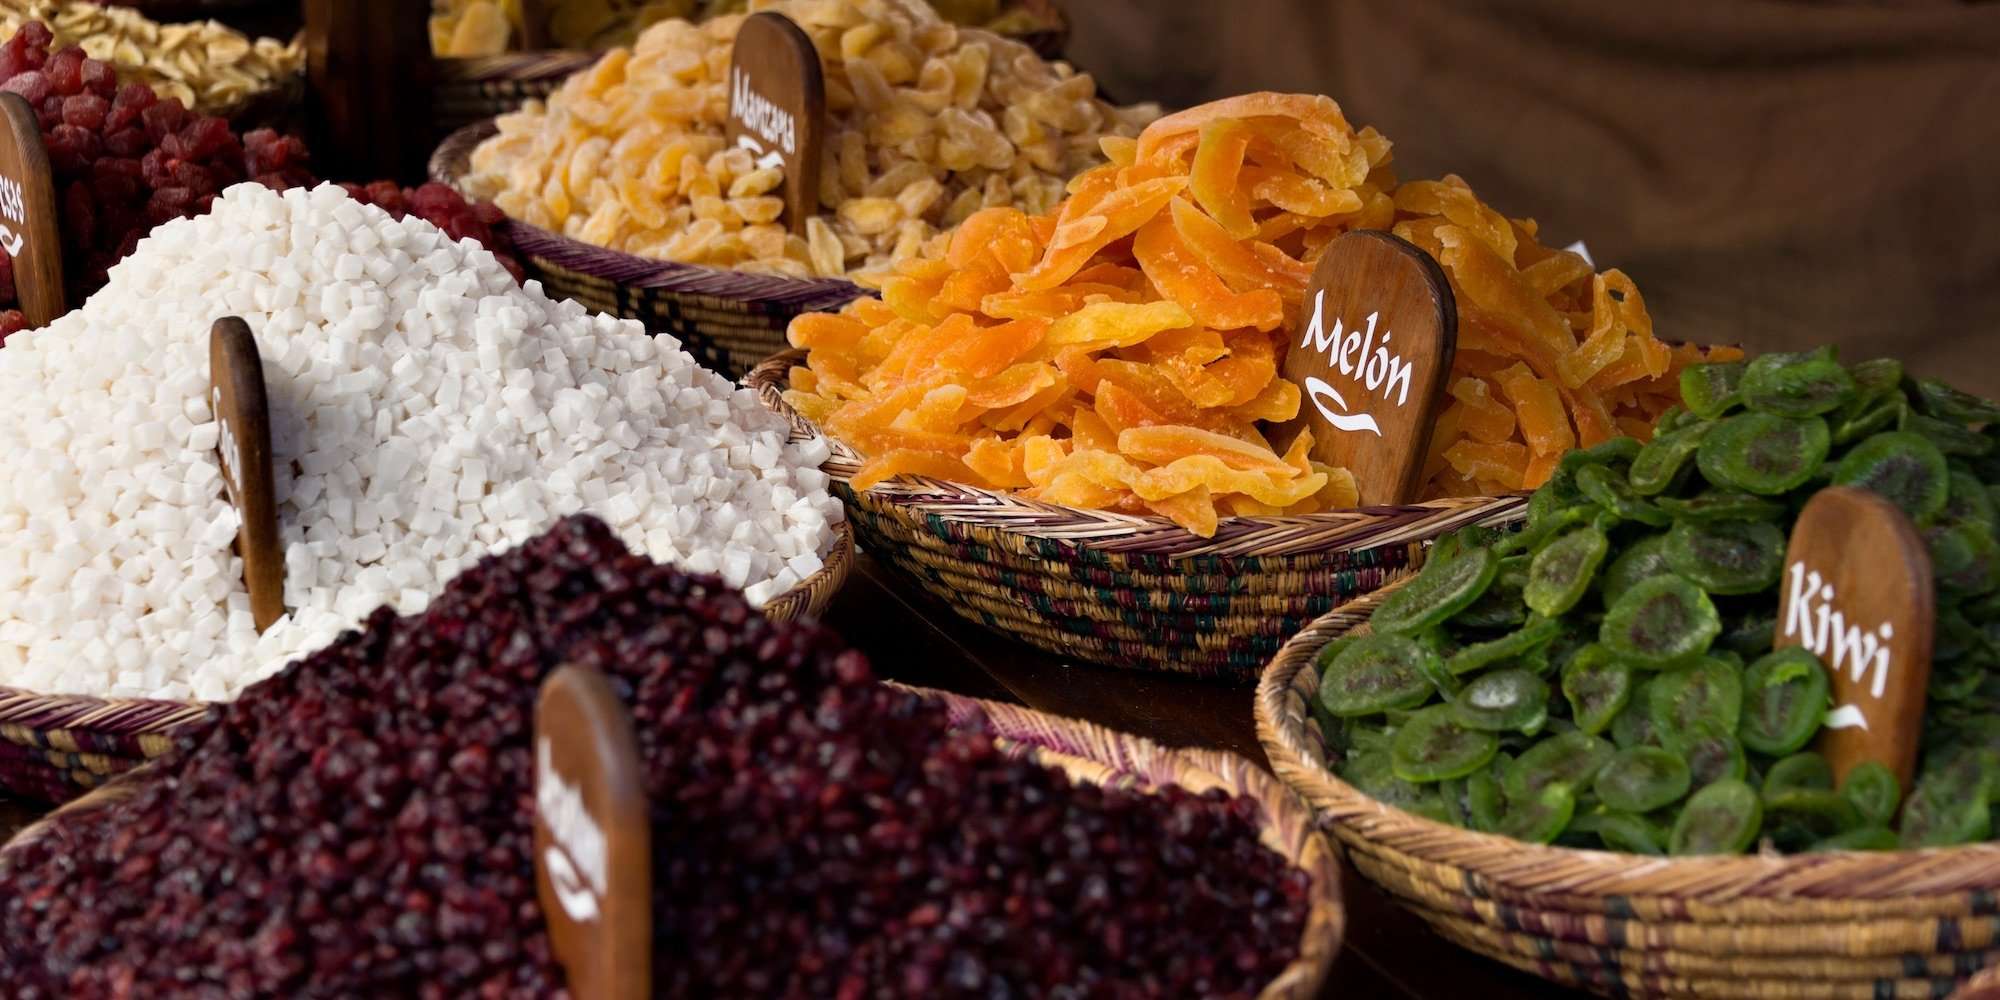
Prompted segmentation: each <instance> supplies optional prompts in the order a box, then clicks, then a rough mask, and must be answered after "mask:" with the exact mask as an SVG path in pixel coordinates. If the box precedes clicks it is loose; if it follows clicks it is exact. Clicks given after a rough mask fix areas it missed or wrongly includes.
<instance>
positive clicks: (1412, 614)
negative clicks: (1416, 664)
mask: <svg viewBox="0 0 2000 1000" xmlns="http://www.w3.org/2000/svg"><path fill="white" fill-rule="evenodd" d="M1499 570H1500V559H1499V557H1498V556H1496V555H1494V554H1493V550H1492V549H1472V550H1470V551H1467V552H1463V553H1461V554H1460V555H1459V556H1458V557H1457V558H1454V559H1451V560H1448V561H1445V562H1427V563H1425V564H1424V568H1423V569H1422V570H1421V571H1420V572H1418V573H1417V575H1416V576H1415V577H1414V578H1412V579H1411V580H1410V582H1408V583H1406V584H1404V585H1403V586H1402V587H1401V588H1400V589H1398V590H1397V591H1395V592H1394V593H1392V594H1390V595H1389V596H1388V597H1385V598H1383V599H1382V603H1381V604H1379V605H1376V607H1375V613H1374V614H1373V615H1371V616H1370V617H1369V619H1368V622H1369V625H1370V626H1371V627H1373V628H1374V630H1375V631H1377V632H1387V633H1391V634H1405V635H1406V634H1409V633H1412V632H1417V631H1421V630H1423V629H1427V628H1430V627H1431V626H1433V625H1442V624H1444V623H1445V622H1446V621H1447V620H1449V619H1450V618H1451V616H1453V615H1455V614H1458V613H1459V612H1460V611H1464V610H1465V609H1466V608H1467V607H1469V606H1470V605H1471V604H1472V602H1473V601H1476V600H1478V599H1479V595H1480V594H1483V593H1485V592H1486V588H1487V587H1488V586H1491V585H1492V583H1493V576H1494V574H1496V573H1498V572H1499Z"/></svg>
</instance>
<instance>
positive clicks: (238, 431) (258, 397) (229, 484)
mask: <svg viewBox="0 0 2000 1000" xmlns="http://www.w3.org/2000/svg"><path fill="white" fill-rule="evenodd" d="M208 367H209V382H210V386H209V407H210V409H211V410H213V411H214V413H215V419H216V422H217V423H218V424H220V425H221V430H222V433H221V434H220V436H219V438H218V440H217V442H216V446H215V447H216V452H217V453H218V455H219V456H220V458H221V461H222V482H223V486H224V488H225V489H226V490H227V491H228V493H229V502H230V503H233V504H235V505H236V513H237V516H238V518H239V519H240V520H241V522H242V524H241V525H240V526H239V527H238V528H237V529H236V552H237V554H238V555H241V556H242V557H243V585H244V587H245V588H247V589H248V590H249V591H250V614H251V616H252V617H253V618H254V619H255V620H256V622H257V631H259V632H262V631H264V630H265V629H267V628H270V627H271V623H272V622H275V621H277V620H278V619H279V618H280V617H282V616H283V615H284V613H285V550H284V548H283V547H282V546H280V545H279V544H278V497H277V489H276V487H275V486H274V484H273V481H272V477H271V406H270V401H269V397H267V396H266V395H265V393H264V361H263V359H262V358H261V357H260V356H259V355H258V353H257V338H256V337H255V336H254V335H252V334H251V332H250V324H248V323H245V322H243V321H242V320H241V319H238V318H237V317H235V316H224V317H223V318H221V319H219V320H216V321H215V325H214V326H212V327H210V328H209V331H208Z"/></svg>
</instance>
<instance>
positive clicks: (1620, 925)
mask: <svg viewBox="0 0 2000 1000" xmlns="http://www.w3.org/2000/svg"><path fill="white" fill-rule="evenodd" d="M1394 589H1395V587H1393V586H1392V587H1388V588H1384V589H1383V590H1381V591H1378V592H1376V593H1374V594H1371V595H1369V596H1368V597H1365V598H1362V599H1361V600H1358V601H1355V602H1354V603H1352V604H1349V605H1347V606H1345V607H1342V608H1340V609H1339V610H1338V611H1335V612H1334V613H1332V614H1329V615H1327V616H1325V617H1323V618H1321V619H1320V620H1318V621H1316V622H1314V623H1313V624H1312V625H1311V626H1310V627H1308V628H1307V629H1306V630H1305V631H1303V632H1301V633H1300V634H1299V635H1298V636H1297V637H1295V638H1293V639H1292V640H1291V641H1290V642H1288V643H1286V644H1285V647H1284V649H1283V650H1281V651H1280V652H1279V653H1278V656H1277V658H1276V659H1275V660H1273V661H1272V663H1271V665H1270V668H1269V669H1268V670H1266V671H1265V673H1264V678H1263V681H1262V683H1260V684H1259V685H1258V687H1257V700H1256V713H1257V734H1258V738H1259V739H1260V740H1261V741H1262V743H1263V744H1264V750H1265V752H1266V753H1267V754H1268V755H1269V757H1270V759H1271V765H1272V767H1273V769H1275V770H1276V771H1277V773H1278V776H1279V777H1281V778H1283V779H1284V780H1285V783H1286V784H1289V785H1291V786H1292V787H1293V788H1295V789H1298V790H1299V792H1300V793H1301V794H1303V795H1304V796H1305V798H1306V801H1308V802H1310V803H1312V805H1313V807H1314V808H1315V809H1316V810H1318V811H1319V813H1320V815H1321V817H1322V818H1323V819H1325V820H1326V821H1327V822H1328V823H1329V824H1330V825H1331V827H1332V830H1333V832H1334V834H1335V835H1336V836H1338V837H1339V838H1340V840H1341V842H1342V843H1343V844H1344V845H1345V847H1346V851H1347V858H1348V860H1349V862H1350V863H1351V864H1352V865H1353V866H1354V868H1355V870H1356V871H1358V872H1360V873H1361V874H1362V875H1363V876H1365V877H1367V878H1368V879H1369V880H1371V881H1374V882H1376V883H1379V884H1380V885H1382V886H1383V887H1384V888H1386V889H1388V890H1389V891H1390V892H1391V893H1393V894H1394V895H1395V896H1396V898H1397V900H1398V901H1399V902H1400V903H1402V904H1403V905H1404V906H1406V907H1408V908H1409V909H1411V910H1413V911H1415V912H1416V914H1417V915H1418V916H1420V917H1422V918H1423V919H1424V920H1426V921H1427V922H1429V923H1430V925H1431V926H1432V927H1433V928H1435V929H1436V930H1437V931H1438V933H1440V934H1442V935H1444V936H1445V937H1446V938H1449V939H1450V940H1452V941H1454V942H1457V943H1458V944H1461V945H1463V946H1465V947H1467V948H1470V949H1472V950H1473V951H1476V952H1479V953H1480V954H1483V955H1487V956H1490V957H1492V958H1496V959H1498V960H1500V961H1502V962H1506V963H1507V964H1509V965H1512V966H1515V967H1516V968H1520V969H1524V970H1527V971H1528V972H1532V973H1535V974H1537V975H1541V976H1543V977H1546V978H1548V979H1552V980H1555V981H1556V982H1560V983H1564V984H1566V985H1570V986H1577V987H1582V988H1584V989H1588V990H1591V991H1594V992H1596V993H1599V994H1602V995H1605V996H1615V997H1627V996H1660V997H1745V998H1771V1000H1792V998H1797V1000H1806V998H1811V1000H1839V998H1850V997H1851V998H1856V1000H1882V998H1901V997H1909V998H1918V997H1925V998H1937V997H1944V996H1946V995H1947V994H1949V993H1950V992H1951V990H1952V988H1953V986H1954V985H1955V984H1956V983H1957V982H1958V981H1959V980H1961V979H1963V978H1965V977H1966V976H1968V975H1970V974H1972V973H1973V972H1975V971H1977V970H1978V969H1979V968H1980V967H1982V966H1984V965H1986V964H1988V963H1992V962H1995V961H1996V960H2000V844H1979V845H1973V846H1969V847H1952V848H1936V849H1929V850H1922V851H1899V852H1879V853H1878V852H1838V853H1826V854H1801V855H1791V856H1779V855H1751V856H1719V857H1707V858H1672V859H1666V858H1652V857H1644V856H1640V855H1632V854H1617V853H1612V852H1608V851H1586V850H1575V849H1570V848H1562V847H1551V846H1543V845H1537V844H1526V843H1522V842H1520V841H1516V840H1510V839H1508V838H1505V837H1500V836H1496V835H1493V834H1485V833H1474V832H1472V831H1469V830H1462V829H1459V828H1457V827H1452V826H1447V825H1445V824H1442V823H1437V822H1433V821H1431V820H1427V819H1424V818H1422V817H1419V816H1414V815H1411V814H1410V813H1406V812H1404V811H1402V810H1400V809H1396V808H1393V807H1391V806H1386V805H1383V804H1381V803H1379V802H1377V801H1375V800H1373V799H1370V798H1368V797H1367V796H1364V795H1362V794H1361V793H1360V792H1358V791H1356V790H1355V789H1354V788H1353V787H1351V786H1349V785H1348V784H1347V783H1345V782H1343V781H1341V780H1340V779H1339V778H1337V777H1335V776H1334V775H1333V773H1332V772H1331V771H1330V770H1329V769H1328V767H1327V764H1326V761H1327V750H1326V746H1325V744H1324V742H1323V741H1322V740H1321V737H1320V731H1319V727H1318V726H1317V725H1316V724H1315V723H1314V722H1313V720H1312V716H1311V714H1310V712H1309V710H1308V708H1307V706H1308V705H1309V704H1311V702H1312V700H1313V699H1314V698H1315V697H1316V696H1317V693H1318V689H1319V676H1318V671H1317V670H1315V669H1313V661H1314V657H1315V656H1316V655H1317V654H1318V652H1319V651H1320V649H1321V648H1322V647H1324V646H1325V645H1326V644H1327V643H1328V642H1330V641H1332V640H1333V639H1335V638H1336V637H1338V636H1341V635H1343V634H1346V633H1348V632H1350V631H1353V630H1356V629H1365V628H1366V627H1367V626H1366V622H1367V620H1368V616H1369V614H1370V613H1371V612H1373V611H1374V609H1375V606H1376V605H1377V604H1378V603H1380V602H1381V600H1382V598H1383V597H1384V596H1385V595H1386V594H1387V593H1389V592H1390V591H1392V590H1394Z"/></svg>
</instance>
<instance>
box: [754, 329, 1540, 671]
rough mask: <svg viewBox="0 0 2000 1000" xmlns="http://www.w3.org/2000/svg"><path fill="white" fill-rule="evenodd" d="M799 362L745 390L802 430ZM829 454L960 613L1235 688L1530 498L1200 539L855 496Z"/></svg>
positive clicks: (873, 517)
mask: <svg viewBox="0 0 2000 1000" xmlns="http://www.w3.org/2000/svg"><path fill="white" fill-rule="evenodd" d="M803 359H804V353H803V352H800V351H792V352H787V353H785V354H781V355H779V356H777V357H775V358H772V359H771V360H770V361H767V362H765V363H764V364H762V365H760V366H758V368H757V370H756V371H754V372H752V373H751V374H750V377H749V378H748V379H747V380H746V384H747V385H749V386H750V387H751V388H752V389H755V390H757V394H758V396H759V397H761V398H762V399H763V400H764V404H765V405H766V406H768V407H770V408H771V409H772V410H773V411H775V412H777V413H779V414H782V415H783V416H784V417H785V418H786V419H788V420H791V421H792V422H793V423H794V425H795V426H798V427H802V428H803V427H810V426H811V425H810V423H809V422H807V421H806V420H805V418H804V417H802V416H800V415H799V414H798V412H797V411H795V410H793V409H792V407H791V406H790V405H789V404H787V403H786V402H785V400H784V391H785V388H786V385H787V384H788V381H789V379H790V373H791V369H792V368H793V366H795V365H798V364H801V363H802V362H803ZM832 444H833V457H832V458H830V459H828V460H827V463H826V465H825V466H824V468H825V470H826V472H827V474H828V475H829V476H830V477H831V478H832V489H833V491H834V492H835V493H836V494H837V495H838V496H840V498H841V499H842V500H844V501H846V503H847V510H848V517H849V519H850V520H851V521H852V522H853V524H854V526H855V531H856V532H857V533H858V534H859V537H860V541H861V544H862V545H863V546H864V547H865V548H866V549H867V550H868V551H869V552H870V553H871V554H872V555H874V556H875V557H876V558H877V559H879V560H881V561H882V562H884V563H885V564H887V565H889V566H891V567H893V568H894V569H895V570H897V571H898V572H899V573H900V574H901V575H902V576H904V577H905V578H907V579H909V580H910V581H911V582H912V583H914V584H915V585H916V586H917V587H918V588H920V589H923V590H927V591H929V592H931V593H932V594H934V595H936V596H937V597H938V598H940V599H941V600H943V601H944V602H945V603H946V604H948V605H949V606H950V607H951V609H952V610H953V611H955V612H957V613H958V614H959V615H961V616H963V617H965V618H967V619H969V620H971V621H974V622H978V623H980V624H982V625H985V626H986V627H988V628H991V629H993V630H995V631H998V632H1001V633H1003V634H1006V635H1010V636H1013V637H1014V638H1017V639H1020V640H1023V641H1025V642H1028V643H1030V644H1032V645H1035V646H1039V647H1041V648H1043V649H1046V650H1048V651H1050V652H1052V653H1056V654H1058V655H1061V656H1069V657H1075V658H1077V659H1081V660H1089V661H1093V662H1096V663H1102V664H1106V665H1109V666H1119V667H1136V668H1140V669H1147V670H1165V671H1174V672H1182V673H1192V674H1197V675H1203V676H1209V677H1217V678H1222V679H1225V680H1230V681H1236V682H1241V683H1248V682H1249V681H1251V680H1253V679H1254V678H1255V677H1256V676H1257V673H1258V671H1259V670H1261V669H1262V668H1263V665H1264V664H1265V663H1267V662H1268V661H1269V659H1270V657H1271V655H1272V654H1273V653H1275V652H1276V651H1277V649H1278V646H1279V645H1280V644H1281V643H1283V642H1284V641H1285V640H1286V639H1287V638H1289V637H1290V636H1291V635H1292V633H1294V632H1296V631H1298V630H1299V629H1300V628H1302V627H1304V626H1305V624H1306V623H1308V622H1310V621H1312V620H1313V619H1314V618H1315V617H1317V616H1319V615H1321V614H1324V613H1325V612H1327V611H1329V610H1332V609H1333V608H1335V607H1337V606H1339V605H1341V604H1344V603H1346V602H1347V601H1349V600H1351V599H1353V598H1354V597H1357V596H1359V595H1361V594H1365V593H1368V592H1369V591H1372V590H1374V589H1376V588H1377V587H1380V586H1382V585H1383V584H1385V583H1388V582H1389V581H1391V580H1393V579H1396V578H1398V577H1399V575H1401V574H1403V573H1405V572H1406V571H1409V570H1414V569H1415V568H1416V567H1417V566H1418V565H1419V563H1420V562H1421V559H1422V552H1423V544H1424V543H1425V542H1426V541H1428V540H1430V539H1433V538H1436V537H1437V536H1439V535H1441V534H1444V533H1445V532H1448V531H1452V530H1455V529H1457V528H1460V527H1463V526H1465V525H1468V524H1499V523H1505V522H1509V521H1512V520H1515V519H1517V518H1519V517H1521V516H1523V515H1524V513H1525V504H1526V498H1525V497H1522V496H1505V497H1464V498H1454V499H1449V500H1435V501H1430V502H1426V503H1417V504H1409V505H1405V506H1395V507H1367V508H1360V509H1356V510H1342V511H1332V512H1326V513H1319V514H1305V515H1297V516H1289V517H1236V518H1228V519H1225V520H1224V521H1222V523H1221V525H1220V526H1219V528H1218V530H1217V531H1216V533H1215V536H1214V537H1212V538H1203V537H1201V536H1199V535H1196V534H1194V533H1192V532H1190V531H1188V530H1186V529H1185V528H1182V527H1180V526H1178V525H1176V524H1174V523H1173V522H1171V521H1168V520H1166V519H1165V518H1158V517H1139V516H1134V515H1129V514H1121V513H1116V512H1112V511H1101V510H1079V509H1077V508H1073V507H1061V506H1056V505H1053V504H1046V503H1040V502H1037V501H1033V500H1027V499H1023V498H1021V497H1017V496H1012V495H1009V494H1006V493H1001V492H996V491H992V490H985V489H979V488H976V487H971V486H965V485H960V484H956V483H948V482H941V481H938V480H935V479H929V478H925V477H916V476H904V477H899V478H897V479H894V480H891V481H889V482H885V483H882V484H880V485H877V486H875V487H874V488H872V489H869V490H865V491H856V490H855V489H854V488H853V487H852V486H851V485H850V484H851V482H852V480H853V478H854V475H855V473H856V472H857V471H859V469H860V467H861V461H862V459H861V456H859V455H857V454H856V453H855V452H854V451H853V449H851V448H849V447H847V446H846V445H844V444H842V443H841V442H840V441H839V440H837V439H832Z"/></svg>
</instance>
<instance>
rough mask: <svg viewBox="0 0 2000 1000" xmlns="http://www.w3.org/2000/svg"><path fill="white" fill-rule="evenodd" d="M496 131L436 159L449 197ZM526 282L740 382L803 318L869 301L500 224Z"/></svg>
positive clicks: (450, 146)
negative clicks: (668, 337)
mask: <svg viewBox="0 0 2000 1000" xmlns="http://www.w3.org/2000/svg"><path fill="white" fill-rule="evenodd" d="M497 131H498V126H496V125H494V124H493V122H492V121H490V120H489V121H483V122H479V123H477V124H474V125H469V126H466V127H465V128H462V129H459V130H458V131H456V132H454V133H452V134H451V136H450V137H449V138H447V139H445V141H444V143H443V144H442V145H440V146H439V147H438V148H437V152H435V153H433V154H432V155H431V163H430V175H431V178H432V179H433V180H438V181H442V182H444V183H446V184H449V185H451V186H453V187H458V186H459V181H460V180H461V179H462V178H464V177H465V175H466V174H467V173H469V172H470V170H471V166H472V150H473V148H474V147H476V146H478V145H479V144H480V143H481V142H484V141H485V140H486V138H487V137H488V136H491V135H493V134H494V133H495V132H497ZM504 225H505V229H506V236H507V237H508V238H509V239H511V240H513V242H514V249H515V251H516V252H518V253H519V254H520V255H521V257H522V259H523V260H525V261H526V262H527V265H528V275H529V277H532V278H538V279H540V280H541V282H542V284H543V286H545V287H546V288H548V290H549V291H550V292H551V293H552V294H554V295H556V296H557V297H559V298H572V299H575V300H577V301H578V302H581V303H583V304H584V305H586V306H589V307H590V308H592V309H594V310H596V311H598V312H605V313H610V314H612V315H614V316H623V317H626V318H628V319H636V320H638V321H640V322H641V323H644V324H646V329H648V330H655V331H658V332H662V333H669V334H672V335H673V336H674V337H676V338H678V339H679V340H680V342H681V345H682V346H683V347H685V348H687V350H688V352H689V353H690V354H693V355H694V356H695V357H696V358H698V359H700V361H701V363H702V364H704V365H707V366H709V367H710V368H713V369H715V370H716V371H719V372H722V373H724V374H726V375H728V376H729V377H731V378H739V377H741V376H742V375H743V374H744V373H745V372H747V371H749V370H750V369H751V368H752V367H754V366H755V365H756V364H757V363H758V362H760V361H763V360H764V359H765V358H768V357H770V356H771V355H773V354H776V353H778V352H779V351H782V350H784V349H785V346H786V345H785V328H786V327H787V326H789V325H791V322H792V317H794V316H797V315H798V314H800V313H805V312H817V311H821V310H827V309H837V308H839V307H840V306H841V305H843V304H845V303H847V302H848V301H849V300H851V299H855V298H859V297H860V296H861V295H863V294H864V293H863V292H862V290H861V288H860V286H858V285H855V284H853V283H852V282H848V281H841V280H836V279H831V278H814V279H810V280H807V279H799V278H783V277H778V276H775V275H767V274H745V273H743V272H740V271H729V270H724V269H721V268H713V267H699V266H697V265H694V264H680V263H675V262H673V261H664V260H654V259H652V258H650V257H638V256H634V255H632V254H629V253H620V252H618V251H616V250H606V249H605V248H603V247H600V246H592V245H591V244H589V243H584V242H582V241H580V240H573V239H570V238H569V237H567V236H561V235H558V234H556V233H552V232H549V231H548V230H546V229H542V228H540V227H538V226H531V225H528V224H527V223H524V222H515V221H511V220H510V221H508V222H507V223H505V224H504Z"/></svg>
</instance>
